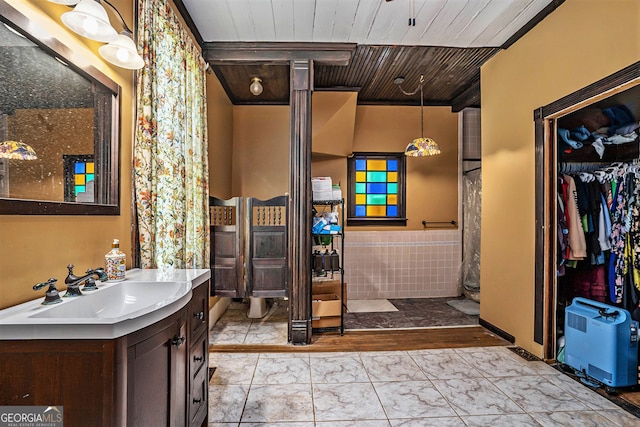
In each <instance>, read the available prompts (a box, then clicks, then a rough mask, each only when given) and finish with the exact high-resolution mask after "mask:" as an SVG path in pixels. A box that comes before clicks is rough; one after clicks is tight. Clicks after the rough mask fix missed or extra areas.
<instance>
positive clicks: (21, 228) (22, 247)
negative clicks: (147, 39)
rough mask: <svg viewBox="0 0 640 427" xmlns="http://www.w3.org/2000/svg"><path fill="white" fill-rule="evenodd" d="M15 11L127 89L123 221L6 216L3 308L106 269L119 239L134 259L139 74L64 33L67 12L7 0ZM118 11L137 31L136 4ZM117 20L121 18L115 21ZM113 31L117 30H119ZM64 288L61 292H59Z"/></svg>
mask: <svg viewBox="0 0 640 427" xmlns="http://www.w3.org/2000/svg"><path fill="white" fill-rule="evenodd" d="M7 1H8V3H9V4H10V5H12V6H13V7H14V8H16V9H18V10H20V11H21V12H22V13H23V14H25V15H27V16H29V17H30V18H31V19H33V20H35V21H37V22H38V23H39V24H40V25H41V26H43V27H44V28H45V29H47V30H48V31H49V32H50V33H52V34H53V35H54V36H55V37H57V38H58V39H59V40H60V41H61V42H62V43H64V44H65V45H66V46H67V47H69V48H70V49H72V50H73V52H74V61H77V62H79V63H82V61H84V64H86V63H90V64H92V65H94V66H95V67H97V68H98V69H100V70H101V71H102V72H103V73H105V74H106V75H108V76H109V77H110V78H112V79H113V80H114V81H115V82H116V83H117V84H119V85H120V87H121V88H122V96H121V98H120V105H121V130H120V138H121V147H120V150H121V155H120V158H121V165H122V166H121V175H120V212H121V214H120V215H119V216H49V215H45V216H30V215H24V216H20V215H2V216H0V229H1V230H2V245H0V308H5V307H8V306H11V305H15V304H18V303H20V302H24V301H28V300H30V299H35V298H40V297H42V296H43V295H44V291H38V292H34V291H33V290H32V289H31V287H32V286H33V285H34V284H35V283H37V282H42V281H45V280H47V279H48V278H49V277H55V278H57V279H58V284H59V285H60V283H62V282H63V281H64V278H65V276H66V273H67V269H66V265H67V264H69V263H72V264H74V265H76V272H78V271H84V270H85V269H87V268H89V267H98V266H101V265H103V264H104V254H105V253H106V252H107V251H108V250H109V249H110V248H111V241H112V239H114V238H119V239H120V242H121V243H120V247H121V249H122V250H123V251H124V252H125V253H126V254H130V253H131V226H130V224H131V184H130V183H131V151H132V148H131V147H132V139H133V129H132V123H133V116H134V110H133V96H134V94H133V78H134V73H133V72H131V71H128V70H124V69H118V68H115V67H113V68H112V67H111V65H110V64H108V63H105V62H103V61H102V59H101V58H100V56H99V55H98V53H97V49H98V47H99V46H100V45H101V44H100V43H97V42H92V41H88V40H86V39H82V38H80V37H76V36H75V35H74V34H73V33H71V32H70V31H68V30H67V29H66V27H63V26H62V24H61V21H60V15H61V14H62V13H63V12H65V11H67V10H69V9H68V8H67V7H65V6H61V5H57V4H54V3H49V2H45V1H41V0H7ZM113 3H114V5H115V6H116V7H117V8H118V10H119V11H120V12H121V13H122V14H123V16H124V18H125V20H126V21H127V22H128V23H129V26H130V27H133V18H132V16H133V13H132V12H133V1H132V0H113ZM115 19H117V18H115ZM113 22H114V26H115V25H117V24H115V22H116V21H115V20H114V21H113ZM127 265H128V266H130V265H131V258H130V257H129V258H128V259H127ZM59 287H62V286H59Z"/></svg>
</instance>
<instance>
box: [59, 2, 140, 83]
mask: <svg viewBox="0 0 640 427" xmlns="http://www.w3.org/2000/svg"><path fill="white" fill-rule="evenodd" d="M49 1H50V2H52V3H59V4H64V5H67V6H73V5H74V4H77V6H76V7H75V8H74V9H73V10H72V11H70V12H65V13H63V14H62V18H61V19H62V22H63V23H64V24H65V25H66V26H67V27H69V29H71V30H72V31H74V32H75V33H77V34H80V35H81V36H83V37H86V38H88V39H91V40H96V41H100V42H104V43H108V44H106V45H104V46H101V47H100V48H99V49H98V53H100V56H102V58H104V59H105V60H106V61H107V62H110V63H111V64H113V65H116V66H118V67H121V68H127V69H129V70H138V69H140V68H142V67H143V66H144V59H142V57H141V56H140V55H139V54H138V49H137V46H136V44H135V42H134V41H133V36H132V34H133V31H131V29H130V28H129V27H128V26H127V23H126V22H125V20H124V18H123V17H122V15H121V14H120V12H119V11H118V9H116V7H115V6H114V5H113V4H111V3H110V2H109V1H107V0H102V1H103V2H104V3H106V4H108V5H109V6H110V7H111V8H112V9H113V10H114V11H115V13H116V14H117V15H118V17H119V18H120V22H121V23H122V27H123V28H124V30H123V31H121V32H120V33H119V34H118V32H117V31H116V30H115V29H114V28H113V27H112V26H111V22H110V21H109V16H108V15H107V11H106V10H105V8H104V7H103V6H102V3H101V0H49Z"/></svg>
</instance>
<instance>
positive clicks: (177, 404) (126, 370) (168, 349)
mask: <svg viewBox="0 0 640 427" xmlns="http://www.w3.org/2000/svg"><path fill="white" fill-rule="evenodd" d="M209 286H210V270H204V269H203V270H168V271H159V270H132V271H129V272H127V279H126V280H125V281H124V282H121V283H115V284H109V282H106V283H105V284H103V285H101V286H99V290H98V291H93V292H95V293H93V292H92V293H88V292H85V296H82V297H76V298H70V299H63V302H62V303H60V304H56V305H53V306H42V305H40V302H41V300H40V299H39V300H37V301H30V302H28V303H25V304H21V305H19V306H15V307H11V308H9V309H6V310H0V372H2V386H1V387H0V405H21V406H23V405H37V406H62V407H63V411H64V424H65V426H71V427H74V426H87V425H95V426H186V425H189V426H201V425H206V420H207V411H208V379H209V376H208V300H209ZM127 289H130V291H129V292H127ZM101 293H102V295H101ZM114 295H117V296H114ZM105 301H106V303H105ZM117 304H122V307H117ZM114 305H115V306H116V307H115V309H114V308H113V307H112V306H114ZM109 309H110V310H109ZM103 313H107V314H103ZM74 316H75V317H74ZM91 331H93V333H94V336H93V337H89V335H91V333H92V332H91Z"/></svg>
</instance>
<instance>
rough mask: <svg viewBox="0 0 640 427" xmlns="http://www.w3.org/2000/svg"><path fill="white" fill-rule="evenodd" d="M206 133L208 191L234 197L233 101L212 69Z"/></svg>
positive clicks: (208, 85)
mask: <svg viewBox="0 0 640 427" xmlns="http://www.w3.org/2000/svg"><path fill="white" fill-rule="evenodd" d="M207 116H208V120H207V128H208V129H207V133H208V135H209V194H210V195H212V196H215V197H218V198H220V199H229V198H231V197H233V196H234V195H233V194H232V191H231V180H232V172H231V171H232V168H231V166H232V161H233V105H232V104H231V101H229V98H228V97H227V95H226V93H225V92H224V89H223V88H222V85H221V84H220V82H219V81H218V79H217V77H216V76H215V74H213V73H207Z"/></svg>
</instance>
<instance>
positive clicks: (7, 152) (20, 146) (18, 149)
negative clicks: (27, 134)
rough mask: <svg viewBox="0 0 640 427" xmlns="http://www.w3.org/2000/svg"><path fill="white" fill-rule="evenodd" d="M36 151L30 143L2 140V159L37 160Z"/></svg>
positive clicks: (0, 157) (0, 154)
mask: <svg viewBox="0 0 640 427" xmlns="http://www.w3.org/2000/svg"><path fill="white" fill-rule="evenodd" d="M37 158H38V156H37V155H36V151H35V150H34V149H33V148H31V146H30V145H28V144H25V143H24V142H20V141H11V140H7V141H2V142H0V159H15V160H36V159H37Z"/></svg>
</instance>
